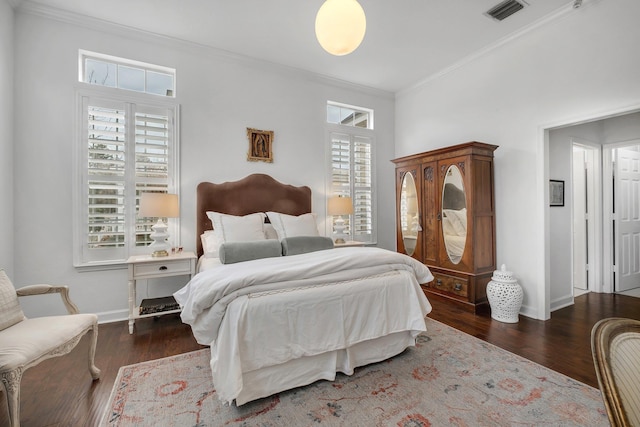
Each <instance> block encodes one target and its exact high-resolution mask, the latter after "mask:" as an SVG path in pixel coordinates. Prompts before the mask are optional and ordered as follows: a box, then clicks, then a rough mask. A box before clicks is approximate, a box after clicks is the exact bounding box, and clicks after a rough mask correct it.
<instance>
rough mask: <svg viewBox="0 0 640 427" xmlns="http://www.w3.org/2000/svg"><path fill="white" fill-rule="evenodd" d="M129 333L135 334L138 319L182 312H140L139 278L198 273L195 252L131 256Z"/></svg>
mask: <svg viewBox="0 0 640 427" xmlns="http://www.w3.org/2000/svg"><path fill="white" fill-rule="evenodd" d="M127 264H128V268H129V333H130V334H133V326H134V324H135V320H136V319H143V318H146V317H156V316H163V315H165V314H171V313H180V311H181V309H180V308H176V309H171V310H164V311H157V312H154V313H147V314H140V306H138V305H136V286H137V281H138V280H147V279H158V278H163V277H174V276H189V278H192V277H193V276H194V275H195V274H196V255H195V254H194V253H193V252H182V253H179V254H175V255H169V256H167V257H152V256H150V255H139V256H132V257H129V259H128V260H127Z"/></svg>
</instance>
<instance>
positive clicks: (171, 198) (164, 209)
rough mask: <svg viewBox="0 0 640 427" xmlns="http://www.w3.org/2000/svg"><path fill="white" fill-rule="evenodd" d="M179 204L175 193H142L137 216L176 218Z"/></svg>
mask: <svg viewBox="0 0 640 427" xmlns="http://www.w3.org/2000/svg"><path fill="white" fill-rule="evenodd" d="M179 215H180V205H179V204H178V195H177V194H167V193H142V194H141V195H140V209H139V210H138V216H141V217H152V218H177V217H178V216H179Z"/></svg>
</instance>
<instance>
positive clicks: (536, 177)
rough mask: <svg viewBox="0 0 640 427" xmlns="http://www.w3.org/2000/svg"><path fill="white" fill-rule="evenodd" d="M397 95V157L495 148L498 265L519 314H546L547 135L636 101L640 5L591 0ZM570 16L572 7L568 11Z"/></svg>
mask: <svg viewBox="0 0 640 427" xmlns="http://www.w3.org/2000/svg"><path fill="white" fill-rule="evenodd" d="M567 9H568V11H567V13H566V14H564V15H563V16H561V17H560V18H557V19H554V20H552V21H550V22H547V23H546V24H543V25H540V26H538V27H537V28H535V29H534V30H532V31H530V32H528V33H526V34H524V35H522V36H521V37H519V38H517V39H514V40H512V41H510V42H508V43H506V44H504V45H502V46H501V47H498V48H496V49H494V50H492V51H490V52H489V53H487V54H486V55H483V56H481V57H479V58H477V59H475V60H472V61H470V62H468V63H466V64H464V65H463V66H461V67H459V68H456V69H454V70H451V71H450V72H448V73H446V74H445V75H443V76H441V77H438V78H435V79H432V80H429V81H426V82H424V83H423V84H422V85H419V86H417V87H415V88H413V89H411V90H407V91H405V92H403V93H401V94H399V95H398V96H397V98H396V156H403V155H408V154H412V153H417V152H421V151H426V150H430V149H433V148H437V147H443V146H447V145H452V144H457V143H461V142H466V141H471V140H478V141H483V142H487V143H491V144H496V145H499V146H500V148H498V150H497V151H496V163H495V171H496V174H495V181H496V220H497V257H498V265H500V264H503V263H506V264H507V267H508V268H509V270H511V271H513V272H514V273H515V275H516V276H517V278H518V279H519V282H520V284H521V285H522V286H523V289H524V293H525V297H524V302H523V307H522V313H523V314H525V315H527V316H530V317H534V318H540V319H544V318H547V317H548V316H549V312H548V310H549V297H550V295H549V293H550V292H549V286H550V285H549V274H550V273H549V257H550V253H549V251H548V244H549V228H548V224H547V219H546V216H547V215H549V208H548V207H547V206H546V205H547V203H546V192H547V190H546V186H547V185H548V181H547V180H548V179H549V174H548V171H547V169H546V168H547V159H548V154H549V153H548V152H547V145H546V143H545V137H544V132H543V130H544V129H546V128H551V127H555V126H559V125H561V124H568V123H572V122H577V121H580V120H585V119H587V118H595V117H598V116H603V115H608V114H610V113H611V112H614V111H621V110H624V109H633V108H635V107H636V106H637V105H639V104H640V79H638V76H637V70H638V67H639V66H640V55H638V54H637V52H638V48H637V46H638V42H639V41H640V26H639V25H638V24H637V17H638V16H640V2H638V1H637V0H616V1H598V0H594V1H591V2H585V3H584V5H583V6H582V7H581V8H579V9H575V10H573V9H570V5H568V6H567ZM569 9H570V10H569Z"/></svg>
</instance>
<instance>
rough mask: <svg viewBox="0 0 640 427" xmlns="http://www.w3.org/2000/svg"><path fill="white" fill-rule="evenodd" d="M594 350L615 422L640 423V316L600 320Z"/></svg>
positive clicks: (593, 335) (594, 332)
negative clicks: (638, 317) (636, 317)
mask: <svg viewBox="0 0 640 427" xmlns="http://www.w3.org/2000/svg"><path fill="white" fill-rule="evenodd" d="M591 351H592V354H593V361H594V364H595V368H596V374H597V376H598V384H599V385H600V391H601V393H602V397H603V400H604V404H605V407H606V409H607V415H608V416H609V421H610V422H611V425H612V426H614V427H618V426H624V427H627V426H629V427H630V426H640V320H632V319H624V318H608V319H603V320H600V321H599V322H598V323H596V324H595V325H594V327H593V329H592V330H591Z"/></svg>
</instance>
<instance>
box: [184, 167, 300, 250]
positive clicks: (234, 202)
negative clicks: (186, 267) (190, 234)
mask: <svg viewBox="0 0 640 427" xmlns="http://www.w3.org/2000/svg"><path fill="white" fill-rule="evenodd" d="M208 211H213V212H221V213H225V214H229V215H248V214H251V213H255V212H267V211H272V212H280V213H285V214H288V215H302V214H305V213H309V212H311V189H310V188H309V187H306V186H305V187H294V186H292V185H287V184H282V183H281V182H278V181H276V180H275V179H273V178H272V177H270V176H269V175H265V174H253V175H249V176H247V177H245V178H242V179H241V180H239V181H233V182H223V183H221V184H214V183H211V182H201V183H200V184H198V188H197V206H196V221H197V223H196V248H197V250H198V256H200V255H202V241H201V240H200V235H201V234H202V233H204V232H205V231H206V230H211V229H212V228H213V226H212V225H211V221H210V220H209V218H208V217H207V212H208Z"/></svg>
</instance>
